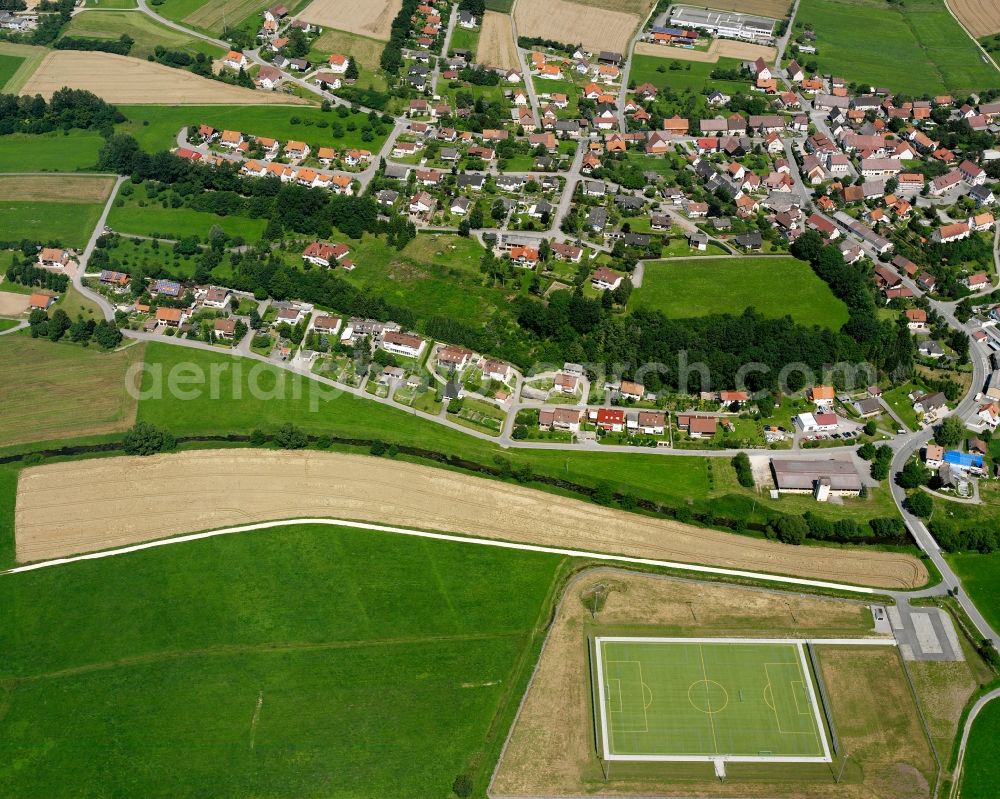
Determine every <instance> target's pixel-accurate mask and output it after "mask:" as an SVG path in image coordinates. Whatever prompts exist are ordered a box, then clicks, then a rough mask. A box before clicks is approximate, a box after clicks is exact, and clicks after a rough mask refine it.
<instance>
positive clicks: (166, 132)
mask: <svg viewBox="0 0 1000 799" xmlns="http://www.w3.org/2000/svg"><path fill="white" fill-rule="evenodd" d="M119 110H120V111H121V112H122V113H123V114H125V116H126V117H128V121H127V122H124V123H122V124H121V125H119V126H118V127H117V130H118V131H119V132H122V133H128V134H130V135H132V136H134V137H135V138H136V139H137V140H138V142H139V144H141V145H142V147H143V149H145V150H148V151H156V150H168V149H170V148H171V147H174V146H176V143H177V132H178V131H179V130H180V129H181V128H182V127H184V126H185V125H199V124H202V123H204V124H206V125H211V126H212V127H215V128H219V129H226V128H232V129H235V130H240V131H243V132H244V133H252V134H254V135H256V136H270V137H272V138H275V139H282V140H287V139H297V140H299V141H305V142H307V143H309V144H321V145H332V146H335V147H358V148H363V149H366V150H371V151H372V152H377V151H378V150H379V148H381V146H382V144H383V142H384V141H385V136H376V137H375V139H374V140H372V141H370V142H366V141H364V140H362V138H361V125H362V123H363V122H365V121H367V115H366V114H361V113H357V114H355V113H352V114H350V115H349V116H347V117H345V118H341V117H340V115H339V114H337V113H334V112H333V111H329V112H324V111H321V110H320V109H318V108H314V107H310V106H288V105H284V106H283V105H271V106H227V105H209V106H200V105H187V106H155V105H123V106H119ZM296 119H297V120H299V121H298V122H297V123H296V122H294V121H293V120H296ZM334 122H337V123H339V124H340V125H341V127H343V128H344V135H343V137H342V138H339V139H334V138H333V136H332V135H331V131H330V127H329V126H330V125H332V124H333V123H334ZM351 122H353V123H354V124H355V126H356V128H357V129H356V130H353V131H351V130H347V126H348V124H349V123H351ZM321 123H325V124H326V125H327V127H320V124H321ZM389 127H391V126H389ZM386 135H388V131H387V133H386Z"/></svg>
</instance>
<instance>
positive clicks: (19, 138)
mask: <svg viewBox="0 0 1000 799" xmlns="http://www.w3.org/2000/svg"><path fill="white" fill-rule="evenodd" d="M103 144H104V139H103V138H101V136H100V135H99V134H97V133H92V132H89V131H82V130H72V131H70V132H69V133H63V132H62V131H60V132H58V133H39V134H30V133H12V134H10V135H9V136H2V137H0V172H76V171H78V170H81V169H90V168H93V167H94V166H95V165H96V164H97V154H98V153H99V152H100V149H101V147H102V145H103Z"/></svg>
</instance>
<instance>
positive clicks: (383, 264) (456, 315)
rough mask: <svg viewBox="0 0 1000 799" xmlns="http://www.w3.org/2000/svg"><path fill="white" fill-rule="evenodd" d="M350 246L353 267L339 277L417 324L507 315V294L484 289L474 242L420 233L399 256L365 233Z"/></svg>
mask: <svg viewBox="0 0 1000 799" xmlns="http://www.w3.org/2000/svg"><path fill="white" fill-rule="evenodd" d="M349 245H350V247H351V255H350V258H351V260H353V261H354V262H355V263H356V264H357V268H356V269H354V270H353V271H351V272H347V273H344V279H345V280H347V281H348V282H350V283H353V284H354V285H355V286H358V287H359V288H362V289H365V290H367V291H370V292H371V293H372V294H374V295H379V296H382V297H384V298H385V299H386V301H387V302H389V303H391V304H392V305H397V306H401V307H405V308H408V309H409V310H411V311H412V312H413V314H414V316H415V317H416V318H417V320H418V321H421V322H424V321H426V320H428V319H430V318H431V317H434V316H446V317H449V318H452V319H457V320H460V321H461V322H463V323H464V324H468V325H473V326H476V327H478V326H480V325H482V324H484V323H485V322H486V321H488V320H489V319H492V318H495V317H500V318H504V319H506V318H509V316H510V307H509V300H510V296H509V295H510V294H511V291H510V290H508V289H500V288H490V287H488V286H485V285H483V276H482V274H481V273H480V271H479V263H480V261H481V259H482V257H483V248H482V246H481V245H480V244H479V242H477V241H476V240H475V239H473V238H463V237H461V236H453V235H448V234H440V235H435V234H420V235H418V236H417V237H416V238H415V239H413V240H412V241H411V242H410V243H409V244H407V245H406V247H405V249H403V251H402V252H398V251H397V250H395V249H393V248H390V247H387V246H386V244H385V240H384V238H380V237H379V238H377V237H374V236H370V235H367V234H366V235H365V237H364V238H363V239H362V240H361V241H360V242H355V241H351V242H349ZM296 260H298V261H299V262H300V263H301V259H296Z"/></svg>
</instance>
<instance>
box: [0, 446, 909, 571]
mask: <svg viewBox="0 0 1000 799" xmlns="http://www.w3.org/2000/svg"><path fill="white" fill-rule="evenodd" d="M308 516H314V517H320V516H321V517H333V518H341V519H350V520H355V521H370V522H379V523H383V524H389V525H402V526H407V527H417V528H422V529H427V530H442V531H448V532H456V533H465V534H468V535H473V536H482V537H485V538H503V539H507V540H511V541H521V542H529V543H534V544H546V545H550V546H558V547H567V548H578V549H585V550H595V551H604V552H614V553H621V554H624V555H632V556H638V557H649V558H659V559H664V560H677V561H684V562H691V563H703V564H708V565H713V566H725V567H730V568H736V569H753V570H757V571H764V572H773V573H775V574H791V575H797V576H800V577H811V578H816V579H820V580H842V581H849V582H852V583H860V584H866V585H873V586H889V587H897V588H913V587H916V586H918V585H922V584H924V583H925V582H926V580H927V572H926V570H925V569H924V566H923V564H921V563H920V561H918V560H917V559H916V558H914V557H911V556H909V555H901V554H889V553H882V552H871V551H863V552H862V551H860V550H845V549H820V548H806V547H794V546H786V545H784V544H778V543H775V542H773V541H763V540H758V539H753V538H748V537H744V536H739V535H734V534H732V533H724V532H720V531H716V530H706V529H702V528H699V527H694V526H690V525H684V524H680V523H678V522H672V521H666V520H663V519H651V518H647V517H644V516H638V515H634V514H630V513H625V512H623V511H618V510H612V509H610V508H602V507H598V506H595V505H591V504H588V503H585V502H582V501H579V500H574V499H567V498H564V497H557V496H553V495H551V494H547V493H543V492H541V491H536V490H533V489H530V488H522V487H520V486H513V485H508V484H506V483H501V482H496V481H492V480H486V479H483V478H479V477H471V476H468V475H463V474H457V473H453V472H448V471H442V470H440V469H436V468H433V467H429V466H418V465H416V464H411V463H401V462H397V461H392V460H387V459H382V458H372V457H366V456H362V455H345V454H339V453H328V452H278V451H271V450H205V451H199V452H184V453H179V454H175V455H157V456H153V457H150V458H110V459H100V460H90V461H83V462H75V463H63V464H52V465H48V466H40V467H38V468H34V469H28V470H26V471H25V472H23V473H22V474H21V478H20V483H19V484H18V495H17V508H16V520H15V528H16V533H17V557H18V559H19V560H22V561H29V560H40V559H44V558H52V557H59V556H62V555H69V554H74V553H79V552H88V551H92V550H97V549H107V548H109V547H116V546H122V545H125V544H132V543H136V542H138V541H149V540H152V539H155V538H165V537H167V536H171V535H177V534H180V533H190V532H196V531H199V530H210V529H213V528H217V527H226V526H229V525H237V524H246V523H248V522H256V521H267V520H271V519H290V518H302V517H308Z"/></svg>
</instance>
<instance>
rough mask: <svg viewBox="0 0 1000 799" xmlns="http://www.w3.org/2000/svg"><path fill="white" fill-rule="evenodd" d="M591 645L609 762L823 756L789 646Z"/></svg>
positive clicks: (806, 688) (798, 662)
mask: <svg viewBox="0 0 1000 799" xmlns="http://www.w3.org/2000/svg"><path fill="white" fill-rule="evenodd" d="M596 646H597V647H599V651H598V656H597V659H596V660H597V662H599V663H600V667H599V668H600V669H601V674H600V676H599V686H600V688H599V695H600V696H601V697H602V700H601V701H602V702H603V705H602V707H601V713H600V723H601V728H602V735H603V736H604V745H605V757H606V758H608V759H613V760H614V759H618V760H629V759H641V758H644V757H658V758H662V759H673V758H676V759H704V758H708V757H714V756H717V755H726V756H731V757H767V758H776V759H777V758H783V757H796V758H802V757H809V758H818V759H826V758H828V757H829V752H828V751H827V750H826V747H825V744H824V740H823V738H822V733H821V731H820V727H819V722H818V719H817V714H816V707H815V705H814V701H815V700H814V699H813V696H812V690H811V678H810V677H809V676H808V674H807V673H806V672H805V671H804V670H803V661H802V657H801V651H800V649H799V647H798V646H797V645H795V644H790V643H789V644H785V643H767V644H755V643H732V642H717V643H713V642H707V641H706V642H697V643H689V642H684V641H681V640H678V639H661V640H656V639H628V638H624V639H622V638H610V639H603V638H598V639H597V641H596Z"/></svg>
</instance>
